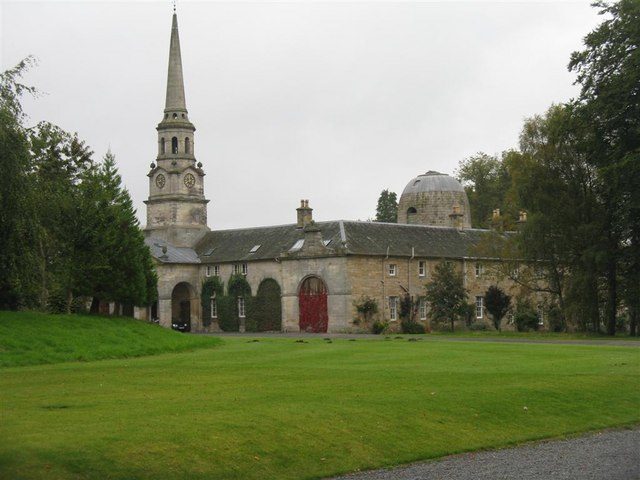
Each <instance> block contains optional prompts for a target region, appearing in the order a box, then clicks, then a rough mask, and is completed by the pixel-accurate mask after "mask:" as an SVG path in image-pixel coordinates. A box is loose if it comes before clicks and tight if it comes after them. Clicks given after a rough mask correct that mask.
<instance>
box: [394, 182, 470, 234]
mask: <svg viewBox="0 0 640 480" xmlns="http://www.w3.org/2000/svg"><path fill="white" fill-rule="evenodd" d="M454 205H458V206H459V207H460V213H462V227H463V228H471V210H470V208H469V200H468V199H467V195H466V193H464V192H447V191H440V192H418V193H409V194H405V195H402V197H401V198H400V202H399V204H398V223H412V224H418V225H436V226H441V227H451V226H455V225H452V223H451V218H450V217H449V215H450V214H451V213H452V211H453V206H454ZM409 208H415V209H416V213H415V214H413V215H407V210H408V209H409Z"/></svg>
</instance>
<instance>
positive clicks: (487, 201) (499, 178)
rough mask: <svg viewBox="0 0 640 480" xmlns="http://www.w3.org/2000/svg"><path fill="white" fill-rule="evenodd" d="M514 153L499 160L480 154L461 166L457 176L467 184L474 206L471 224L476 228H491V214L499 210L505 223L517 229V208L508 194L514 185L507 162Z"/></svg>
mask: <svg viewBox="0 0 640 480" xmlns="http://www.w3.org/2000/svg"><path fill="white" fill-rule="evenodd" d="M511 154H512V152H504V153H503V154H502V155H501V156H500V157H497V156H493V155H487V154H486V153H483V152H479V153H477V154H476V155H473V156H471V157H468V158H465V159H464V160H462V161H461V162H460V163H459V164H458V171H457V176H458V179H459V180H460V181H461V182H462V184H463V185H464V189H465V192H466V193H467V197H468V198H469V206H470V207H471V225H472V226H474V227H476V228H488V227H491V226H492V213H493V211H494V210H495V209H500V211H501V214H502V216H503V219H502V220H503V221H504V222H505V224H504V225H503V227H505V228H507V229H508V228H510V227H513V226H514V221H515V219H516V215H517V211H516V210H517V209H516V208H515V205H513V203H512V202H510V201H509V197H508V195H507V193H508V191H509V187H510V185H511V178H510V172H509V169H508V159H509V157H510V155H511Z"/></svg>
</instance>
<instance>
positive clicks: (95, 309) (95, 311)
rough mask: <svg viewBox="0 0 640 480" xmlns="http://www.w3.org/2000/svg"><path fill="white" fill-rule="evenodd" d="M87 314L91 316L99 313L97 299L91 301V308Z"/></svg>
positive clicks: (98, 300)
mask: <svg viewBox="0 0 640 480" xmlns="http://www.w3.org/2000/svg"><path fill="white" fill-rule="evenodd" d="M89 313H90V314H91V315H97V314H99V313H100V299H99V298H98V297H93V298H92V299H91V307H90V308H89Z"/></svg>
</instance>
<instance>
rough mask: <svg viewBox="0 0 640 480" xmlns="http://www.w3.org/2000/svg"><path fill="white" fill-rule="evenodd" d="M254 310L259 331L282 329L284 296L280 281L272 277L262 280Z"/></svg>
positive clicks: (277, 330)
mask: <svg viewBox="0 0 640 480" xmlns="http://www.w3.org/2000/svg"><path fill="white" fill-rule="evenodd" d="M253 310H254V315H255V319H254V320H255V323H256V330H257V331H258V332H269V331H273V332H279V331H281V330H282V298H281V291H280V285H278V282H276V281H275V280H274V279H272V278H267V279H265V280H263V281H262V282H260V285H259V286H258V292H257V293H256V298H255V304H254V309H253Z"/></svg>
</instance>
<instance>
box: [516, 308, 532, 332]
mask: <svg viewBox="0 0 640 480" xmlns="http://www.w3.org/2000/svg"><path fill="white" fill-rule="evenodd" d="M513 320H514V322H515V324H516V328H517V329H518V331H519V332H531V331H535V330H536V329H537V328H538V314H537V313H536V312H535V311H534V310H533V309H532V308H531V307H530V306H528V305H524V306H521V305H519V306H518V308H517V309H516V312H515V314H514V315H513Z"/></svg>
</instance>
